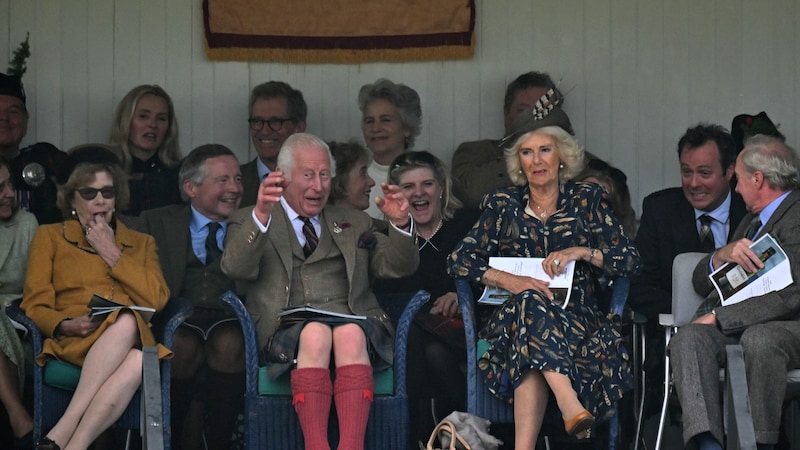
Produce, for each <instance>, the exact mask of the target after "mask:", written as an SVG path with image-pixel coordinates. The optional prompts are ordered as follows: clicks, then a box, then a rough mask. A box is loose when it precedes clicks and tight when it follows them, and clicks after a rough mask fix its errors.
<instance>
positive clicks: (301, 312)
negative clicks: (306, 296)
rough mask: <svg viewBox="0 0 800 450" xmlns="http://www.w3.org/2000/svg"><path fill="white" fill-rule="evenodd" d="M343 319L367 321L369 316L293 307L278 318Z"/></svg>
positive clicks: (311, 307) (304, 306)
mask: <svg viewBox="0 0 800 450" xmlns="http://www.w3.org/2000/svg"><path fill="white" fill-rule="evenodd" d="M325 316H328V317H341V318H343V319H353V320H366V318H367V316H361V315H358V314H344V313H338V312H333V311H326V310H324V309H319V308H315V307H313V306H309V305H303V306H291V307H289V308H286V309H284V310H283V311H281V312H280V313H278V317H280V318H282V319H292V320H295V319H311V318H314V317H325Z"/></svg>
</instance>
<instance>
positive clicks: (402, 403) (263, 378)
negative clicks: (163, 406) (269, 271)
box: [222, 291, 430, 450]
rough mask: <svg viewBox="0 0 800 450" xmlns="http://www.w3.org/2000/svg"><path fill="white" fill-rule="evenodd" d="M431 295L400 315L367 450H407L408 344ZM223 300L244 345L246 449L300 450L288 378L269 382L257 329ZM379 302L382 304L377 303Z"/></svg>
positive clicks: (240, 308) (334, 435)
mask: <svg viewBox="0 0 800 450" xmlns="http://www.w3.org/2000/svg"><path fill="white" fill-rule="evenodd" d="M429 299H430V294H428V293H427V292H425V291H419V292H417V293H416V294H415V295H414V296H413V298H411V300H410V301H409V302H408V304H407V306H405V308H404V309H403V310H402V315H401V316H400V318H399V320H398V321H397V329H396V335H395V344H394V365H393V367H392V368H391V369H389V370H387V371H385V372H382V373H380V374H376V376H375V396H374V400H373V402H372V406H371V408H370V412H369V421H368V422H367V432H366V438H365V443H364V448H365V449H367V450H379V449H380V450H383V449H392V450H395V449H397V450H405V449H407V448H408V425H409V419H408V395H407V394H406V343H407V341H408V331H409V328H410V327H411V322H412V320H413V318H414V316H415V315H416V314H417V312H418V311H419V310H420V308H421V307H422V306H423V305H424V304H425V303H427V302H428V300H429ZM222 301H223V302H224V303H225V304H227V305H228V306H229V307H231V308H232V310H233V312H234V313H235V314H236V317H237V318H238V320H239V324H240V325H241V327H242V333H243V334H244V343H245V372H246V381H245V383H246V386H245V401H244V411H245V412H244V417H245V419H244V439H245V447H246V448H248V449H253V450H256V449H258V450H261V449H301V448H303V447H304V444H303V433H302V430H301V429H300V422H299V421H298V419H297V414H296V413H295V410H294V406H293V405H292V396H291V386H290V382H289V373H288V372H287V373H285V374H283V375H282V376H280V377H278V379H276V380H270V379H269V377H268V376H267V372H266V368H265V367H259V364H258V353H259V348H258V340H257V338H256V330H255V325H254V323H253V319H252V318H251V317H250V314H249V313H248V312H247V310H246V309H245V307H244V305H243V304H242V301H241V300H240V299H239V297H237V296H236V294H234V293H233V292H230V291H229V292H226V293H225V294H224V295H223V296H222ZM379 302H380V299H379ZM338 431H339V430H338V426H337V424H336V422H335V421H331V422H330V424H329V428H328V435H329V440H330V441H331V442H332V443H333V444H334V445H335V444H336V443H337V442H338Z"/></svg>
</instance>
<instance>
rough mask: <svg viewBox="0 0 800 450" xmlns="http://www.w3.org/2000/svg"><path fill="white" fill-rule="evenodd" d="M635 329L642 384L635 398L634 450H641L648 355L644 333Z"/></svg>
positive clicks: (635, 352) (637, 328) (636, 326)
mask: <svg viewBox="0 0 800 450" xmlns="http://www.w3.org/2000/svg"><path fill="white" fill-rule="evenodd" d="M634 327H635V328H634V329H635V330H637V331H635V332H634V347H635V350H634V354H635V355H637V356H638V358H639V364H638V366H639V367H638V372H637V373H638V374H639V377H640V378H641V379H640V383H638V384H637V388H638V389H639V395H637V396H635V397H634V404H635V405H638V406H639V412H638V414H636V434H635V435H634V441H633V450H639V443H640V442H641V439H642V426H643V424H644V401H645V397H646V393H647V379H646V378H647V374H646V373H645V371H644V362H645V361H644V360H645V355H647V353H646V351H647V347H646V341H645V336H644V331H643V330H642V328H641V326H640V325H636V324H634ZM637 356H635V357H637Z"/></svg>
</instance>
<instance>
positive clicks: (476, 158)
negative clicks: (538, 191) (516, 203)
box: [452, 140, 513, 209]
mask: <svg viewBox="0 0 800 450" xmlns="http://www.w3.org/2000/svg"><path fill="white" fill-rule="evenodd" d="M452 172H453V189H454V193H455V195H456V197H458V199H459V200H461V202H462V203H464V206H466V207H467V208H474V209H478V208H479V207H480V206H481V201H482V200H483V197H484V196H485V195H486V194H488V193H490V192H494V191H495V190H496V189H498V188H504V187H509V186H511V185H512V184H513V183H511V179H510V178H509V177H508V169H507V168H506V159H505V157H504V156H503V149H501V148H500V141H494V140H484V141H474V142H464V143H463V144H461V145H459V146H458V148H457V149H456V151H455V153H454V154H453V164H452Z"/></svg>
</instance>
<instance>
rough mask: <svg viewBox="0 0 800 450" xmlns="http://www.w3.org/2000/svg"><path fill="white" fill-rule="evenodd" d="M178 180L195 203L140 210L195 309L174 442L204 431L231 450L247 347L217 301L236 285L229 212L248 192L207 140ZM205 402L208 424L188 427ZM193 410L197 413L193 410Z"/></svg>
mask: <svg viewBox="0 0 800 450" xmlns="http://www.w3.org/2000/svg"><path fill="white" fill-rule="evenodd" d="M179 177H180V180H181V186H182V189H183V192H182V195H183V197H184V199H185V200H188V201H189V204H188V205H171V206H166V207H163V208H158V209H154V210H149V211H144V212H143V213H142V215H141V223H142V229H141V231H143V232H145V233H149V234H151V235H153V237H154V238H155V240H156V244H157V245H158V257H159V260H160V262H161V267H162V270H163V272H164V279H165V280H166V281H167V285H168V286H169V289H170V292H171V293H172V295H173V296H182V297H186V298H188V299H189V300H190V301H191V302H192V305H193V306H194V312H193V313H192V316H191V317H189V318H188V319H187V320H186V322H185V323H184V324H183V325H182V326H181V327H179V328H178V330H177V332H176V333H175V337H174V345H173V351H174V352H175V357H174V359H173V362H172V378H173V382H172V389H171V391H172V392H171V396H172V399H173V402H172V405H173V420H172V423H173V425H172V426H173V432H174V433H173V445H174V447H176V448H198V447H197V446H198V445H199V442H198V441H197V439H199V438H200V429H201V428H202V429H203V431H204V432H205V438H206V443H207V448H208V449H228V448H230V446H231V433H232V430H233V427H234V422H235V420H236V415H237V413H238V412H239V411H240V410H241V405H242V396H243V393H244V381H245V380H244V346H243V345H244V344H243V341H242V332H241V329H240V328H239V325H238V322H237V321H236V319H235V317H234V316H233V314H232V313H231V312H230V311H229V310H228V309H227V308H226V307H225V306H224V305H223V304H222V302H221V301H220V300H219V297H220V295H221V294H222V293H223V292H225V291H227V290H235V285H234V282H233V281H232V280H231V279H230V278H228V277H227V276H226V275H225V274H223V273H222V270H221V269H220V259H221V257H222V243H223V240H224V238H225V232H226V230H227V219H228V216H229V215H230V214H232V213H233V212H234V211H236V209H237V208H238V207H239V200H240V199H241V196H242V181H241V172H240V169H239V161H238V160H237V159H236V156H235V155H234V154H233V152H231V150H230V149H228V148H227V147H225V146H222V145H216V144H208V145H201V146H200V147H197V148H196V149H194V150H192V152H191V153H189V155H188V156H187V157H186V158H185V159H184V161H183V163H182V164H181V169H180V175H179ZM201 373H202V374H204V375H205V376H204V377H200V376H198V375H199V374H201ZM201 379H204V380H205V381H204V382H201V381H200V380H201ZM198 394H200V395H198ZM195 400H197V401H195ZM202 400H204V403H205V409H206V412H207V414H206V424H207V426H205V427H195V426H189V425H188V423H187V426H186V427H184V419H185V418H186V417H187V415H189V416H190V417H195V416H198V415H199V414H200V413H202V409H201V408H200V406H202V402H201V401H202ZM191 405H193V407H192V408H190V406H191ZM190 409H191V410H192V411H194V412H195V413H196V414H194V415H192V414H189V410H190ZM195 420H198V419H197V418H196V417H195ZM200 420H201V419H200ZM184 429H185V430H186V431H187V433H182V431H183V430H184ZM181 434H185V435H186V437H187V439H186V440H185V441H184V440H182V436H181Z"/></svg>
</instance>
